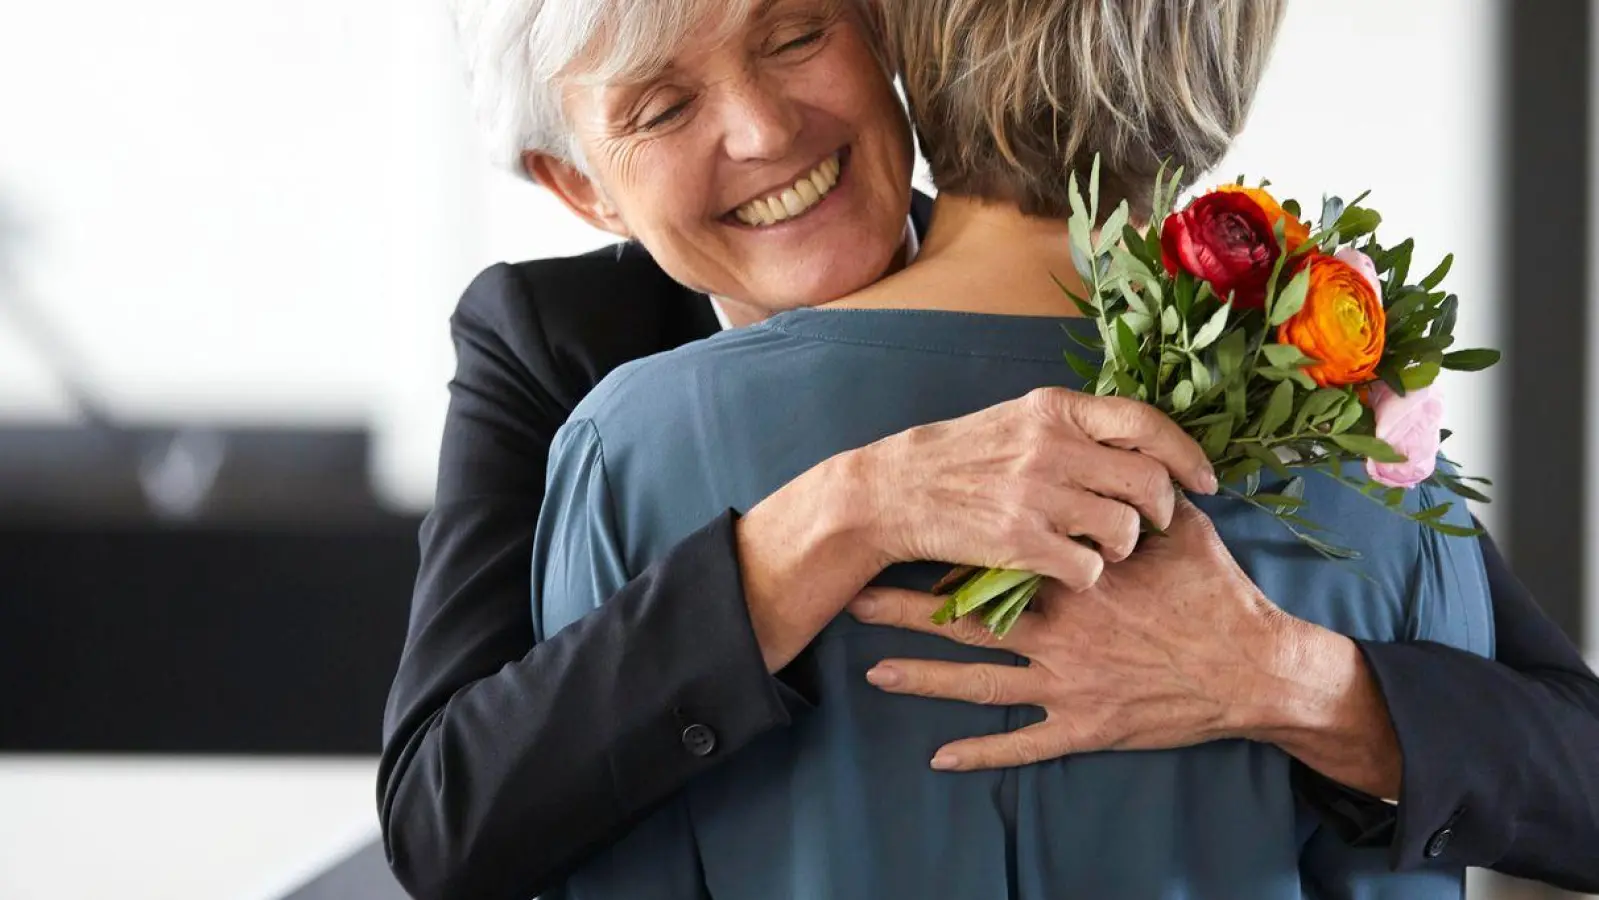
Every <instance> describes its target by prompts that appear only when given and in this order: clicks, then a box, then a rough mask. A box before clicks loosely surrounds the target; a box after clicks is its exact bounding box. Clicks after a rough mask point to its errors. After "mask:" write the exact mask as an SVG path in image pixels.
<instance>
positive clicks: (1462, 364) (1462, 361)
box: [1443, 350, 1502, 372]
mask: <svg viewBox="0 0 1599 900" xmlns="http://www.w3.org/2000/svg"><path fill="white" fill-rule="evenodd" d="M1501 355H1502V354H1500V352H1499V351H1498V350H1456V351H1455V352H1453V353H1446V354H1444V359H1443V367H1444V368H1446V369H1453V370H1454V371H1456V372H1480V371H1482V370H1483V369H1486V368H1488V367H1489V366H1492V365H1494V364H1496V363H1498V362H1499V359H1500V357H1501Z"/></svg>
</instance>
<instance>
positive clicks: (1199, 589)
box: [850, 499, 1400, 797]
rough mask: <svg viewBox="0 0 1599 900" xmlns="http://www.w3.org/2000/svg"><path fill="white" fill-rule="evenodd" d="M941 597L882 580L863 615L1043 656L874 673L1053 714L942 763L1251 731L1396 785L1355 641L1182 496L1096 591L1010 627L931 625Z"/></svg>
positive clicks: (975, 763)
mask: <svg viewBox="0 0 1599 900" xmlns="http://www.w3.org/2000/svg"><path fill="white" fill-rule="evenodd" d="M941 603H942V600H941V599H940V598H936V597H932V596H929V595H926V594H919V593H915V592H911V591H899V590H889V589H872V590H868V591H866V592H865V593H863V594H862V595H861V598H860V599H859V600H857V601H856V602H855V603H854V604H852V605H851V607H850V610H851V612H852V613H854V614H855V616H856V617H857V618H859V619H860V620H861V621H864V622H869V623H872V624H879V625H892V626H896V627H900V628H908V629H912V630H915V631H924V632H928V633H931V634H940V635H944V636H946V637H949V638H951V639H953V640H957V641H960V642H962V643H966V644H971V645H975V646H986V647H999V648H1002V649H1005V650H1009V651H1012V652H1014V653H1017V654H1020V655H1021V656H1024V657H1026V658H1027V659H1028V660H1029V662H1030V665H1028V666H1026V667H1019V666H1007V665H984V664H961V663H948V662H936V661H929V660H887V661H884V662H882V663H881V664H879V665H878V666H876V667H874V668H873V669H872V670H871V671H870V672H869V673H868V674H867V678H868V680H870V681H871V682H872V683H873V684H876V685H878V686H879V687H881V688H883V689H884V690H888V691H893V692H896V693H905V694H916V695H920V696H925V697H942V698H947V699H953V700H964V701H967V702H970V703H982V704H999V705H1018V704H1023V705H1031V706H1038V707H1041V708H1042V709H1043V710H1044V713H1045V718H1044V721H1042V722H1040V723H1038V724H1036V725H1031V726H1028V727H1026V728H1022V729H1019V730H1017V731H1014V732H1010V733H1008V734H999V735H989V736H984V737H975V738H971V739H967V740H962V741H957V742H955V743H953V744H950V745H948V746H946V747H944V748H942V749H940V750H939V751H938V752H937V753H936V754H935V755H934V757H933V765H934V767H935V768H940V769H954V770H970V769H985V768H997V767H1003V766H1015V765H1024V764H1027V763H1031V762H1036V761H1039V760H1044V759H1052V758H1055V757H1058V756H1064V755H1066V754H1068V753H1087V752H1091V751H1096V750H1153V749H1163V748H1169V747H1182V746H1188V745H1191V744H1197V743H1201V742H1204V741H1210V740H1216V739H1221V738H1248V739H1252V740H1258V741H1263V742H1267V743H1274V744H1277V745H1278V746H1280V747H1282V748H1283V749H1284V750H1286V751H1287V752H1289V753H1290V754H1293V755H1294V756H1297V757H1299V758H1300V759H1301V760H1302V761H1304V762H1305V763H1306V764H1307V765H1309V766H1311V767H1312V768H1315V769H1317V770H1319V771H1321V772H1322V773H1323V774H1325V775H1328V776H1329V777H1331V778H1333V779H1334V780H1336V781H1340V782H1343V783H1345V784H1348V785H1350V786H1352V787H1355V788H1358V789H1360V790H1364V791H1366V792H1368V793H1371V794H1375V795H1378V796H1387V797H1397V796H1398V790H1399V776H1400V753H1399V747H1398V741H1397V739H1396V737H1395V735H1394V732H1393V726H1392V724H1391V723H1390V722H1389V720H1388V714H1387V709H1386V707H1385V705H1384V704H1383V701H1382V697H1381V694H1380V693H1379V692H1378V690H1377V688H1376V684H1375V682H1374V681H1373V679H1372V676H1371V674H1370V672H1369V671H1368V670H1367V669H1366V666H1365V663H1364V660H1363V659H1362V657H1361V656H1360V652H1359V650H1358V648H1356V647H1355V644H1354V642H1353V641H1350V640H1349V639H1348V638H1345V637H1343V636H1341V635H1338V634H1335V633H1333V632H1331V631H1328V630H1326V629H1322V628H1319V627H1317V626H1315V625H1311V624H1310V623H1307V622H1303V621H1301V620H1299V619H1295V618H1293V617H1292V616H1289V615H1288V614H1287V613H1284V612H1282V611H1281V610H1280V609H1278V608H1277V607H1276V606H1275V605H1273V604H1272V603H1271V602H1270V601H1269V600H1267V599H1266V597H1265V596H1264V595H1262V594H1261V592H1260V590H1259V588H1257V587H1256V586H1255V584H1254V583H1253V582H1252V581H1250V580H1249V577H1248V576H1247V575H1246V574H1245V573H1244V572H1243V570H1242V569H1240V568H1239V567H1238V564H1237V563H1236V562H1235V561H1234V560H1233V557H1232V554H1231V553H1229V552H1228V550H1227V548H1226V547H1225V546H1224V545H1223V544H1222V541H1221V539H1220V537H1218V536H1217V534H1216V531H1215V528H1214V527H1213V526H1212V525H1211V523H1210V520H1209V519H1207V518H1206V517H1205V515H1204V513H1202V512H1200V511H1199V510H1198V509H1197V508H1195V507H1194V506H1193V504H1191V503H1189V502H1188V501H1187V500H1185V499H1179V501H1178V505H1177V510H1176V514H1175V516H1174V519H1173V522H1172V525H1171V528H1170V529H1169V530H1168V532H1167V534H1166V535H1164V536H1158V535H1157V536H1152V537H1150V538H1148V539H1147V540H1146V542H1145V544H1144V546H1142V547H1140V548H1139V550H1138V552H1137V553H1135V554H1134V555H1133V556H1131V557H1130V558H1129V559H1127V560H1126V561H1125V562H1119V563H1115V564H1112V565H1109V566H1107V567H1106V569H1105V573H1104V576H1103V577H1101V578H1100V579H1099V581H1098V583H1097V584H1095V585H1094V586H1093V587H1091V588H1089V589H1087V590H1084V591H1080V592H1075V593H1073V592H1070V591H1068V590H1066V589H1064V588H1063V587H1062V586H1060V585H1050V586H1048V587H1046V589H1045V590H1044V591H1042V592H1040V594H1039V596H1038V598H1037V599H1035V600H1034V603H1033V607H1032V608H1031V609H1030V610H1029V611H1028V612H1026V613H1024V614H1023V615H1022V617H1021V619H1020V620H1019V621H1018V622H1017V624H1016V627H1015V628H1014V629H1013V630H1012V631H1011V633H1010V635H1009V636H1008V637H1006V638H1005V639H1004V640H1003V641H1000V640H997V639H996V638H994V636H993V635H992V634H990V633H989V632H988V630H987V629H985V628H983V627H982V625H981V623H979V622H977V621H976V619H975V617H969V618H966V619H962V620H959V621H957V622H955V623H954V624H952V625H950V626H937V625H933V624H932V623H931V621H930V617H931V615H932V613H933V611H934V610H935V609H937V608H938V607H939V606H940V605H941Z"/></svg>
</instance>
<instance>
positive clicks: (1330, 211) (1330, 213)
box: [1321, 197, 1344, 231]
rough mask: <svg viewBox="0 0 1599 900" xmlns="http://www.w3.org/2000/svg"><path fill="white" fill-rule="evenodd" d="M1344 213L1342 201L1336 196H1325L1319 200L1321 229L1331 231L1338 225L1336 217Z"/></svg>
mask: <svg viewBox="0 0 1599 900" xmlns="http://www.w3.org/2000/svg"><path fill="white" fill-rule="evenodd" d="M1343 214H1344V201H1342V200H1340V199H1338V198H1337V197H1327V198H1325V199H1323V200H1322V201H1321V229H1322V230H1323V231H1331V230H1332V229H1334V228H1336V227H1338V219H1339V217H1340V216H1342V215H1343Z"/></svg>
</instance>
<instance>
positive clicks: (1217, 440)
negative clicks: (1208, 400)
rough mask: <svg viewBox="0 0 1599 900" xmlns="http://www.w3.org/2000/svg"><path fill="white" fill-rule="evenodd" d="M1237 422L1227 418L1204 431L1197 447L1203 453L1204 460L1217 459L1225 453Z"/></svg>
mask: <svg viewBox="0 0 1599 900" xmlns="http://www.w3.org/2000/svg"><path fill="white" fill-rule="evenodd" d="M1237 421H1238V420H1237V419H1235V418H1233V417H1232V416H1228V417H1227V418H1225V419H1223V420H1222V421H1220V422H1217V423H1216V424H1214V425H1212V426H1210V427H1209V428H1207V429H1205V436H1204V437H1203V438H1202V439H1200V442H1199V446H1200V449H1202V450H1204V451H1205V458H1206V459H1218V458H1220V457H1221V455H1222V454H1223V453H1225V452H1226V451H1227V444H1228V443H1229V442H1230V441H1232V439H1233V427H1234V424H1235V423H1236V422H1237Z"/></svg>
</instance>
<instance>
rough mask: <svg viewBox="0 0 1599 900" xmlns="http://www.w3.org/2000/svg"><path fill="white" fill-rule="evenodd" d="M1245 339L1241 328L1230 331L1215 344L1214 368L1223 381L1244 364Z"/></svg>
mask: <svg viewBox="0 0 1599 900" xmlns="http://www.w3.org/2000/svg"><path fill="white" fill-rule="evenodd" d="M1247 340H1248V339H1247V337H1246V336H1245V335H1244V332H1243V331H1242V330H1238V331H1230V332H1228V333H1227V335H1226V336H1225V337H1223V338H1222V339H1221V341H1220V342H1219V343H1217V344H1216V369H1217V371H1218V373H1219V374H1220V375H1221V377H1222V380H1223V381H1226V380H1227V379H1229V378H1231V377H1233V375H1235V374H1237V372H1238V369H1239V367H1241V366H1242V365H1243V364H1244V353H1245V351H1246V350H1247V349H1248V348H1247V346H1246V341H1247Z"/></svg>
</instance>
